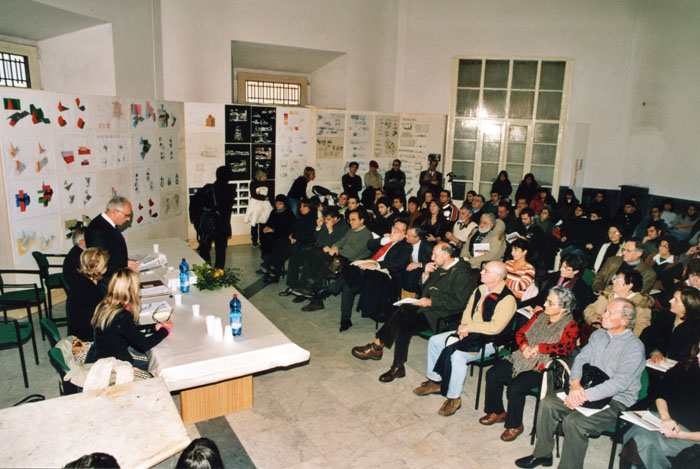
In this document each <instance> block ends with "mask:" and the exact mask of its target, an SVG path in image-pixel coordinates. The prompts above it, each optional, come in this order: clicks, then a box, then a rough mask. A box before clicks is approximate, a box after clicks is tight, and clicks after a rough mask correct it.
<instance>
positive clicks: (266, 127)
mask: <svg viewBox="0 0 700 469" xmlns="http://www.w3.org/2000/svg"><path fill="white" fill-rule="evenodd" d="M250 113H251V122H250V124H251V126H250V129H251V130H250V142H251V143H253V144H256V143H275V117H276V115H277V110H276V109H275V108H274V107H255V106H254V107H252V108H251V112H250Z"/></svg>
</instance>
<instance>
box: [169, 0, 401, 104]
mask: <svg viewBox="0 0 700 469" xmlns="http://www.w3.org/2000/svg"><path fill="white" fill-rule="evenodd" d="M161 3H162V5H161V10H162V42H163V72H164V73H163V74H164V93H165V97H166V99H173V100H182V101H187V102H214V103H217V102H218V103H228V102H231V100H232V96H231V59H230V57H231V41H232V40H241V41H249V42H259V43H264V44H277V45H285V46H293V47H303V48H309V49H323V50H332V51H338V52H346V53H347V59H346V60H347V65H346V69H347V74H346V77H345V78H346V83H347V100H346V106H347V107H348V108H354V109H368V110H384V111H390V110H392V108H393V79H394V62H395V60H394V51H395V47H396V44H395V24H396V14H395V12H396V5H397V0H383V1H381V2H376V1H372V0H356V1H353V2H347V1H344V0H307V1H304V2H288V1H277V0H258V1H253V0H237V1H229V0H200V1H197V2H182V1H178V0H163V1H162V2H161ZM329 85H330V84H329ZM312 86H314V87H315V85H312ZM314 92H315V93H316V92H318V93H322V94H323V95H330V94H332V92H331V91H327V92H324V91H323V90H320V89H318V90H314ZM312 104H315V103H313V102H312Z"/></svg>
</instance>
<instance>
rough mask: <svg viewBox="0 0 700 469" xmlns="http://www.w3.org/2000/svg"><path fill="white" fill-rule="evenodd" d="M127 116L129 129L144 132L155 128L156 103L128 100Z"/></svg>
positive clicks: (146, 100)
mask: <svg viewBox="0 0 700 469" xmlns="http://www.w3.org/2000/svg"><path fill="white" fill-rule="evenodd" d="M126 111H127V116H128V122H129V129H130V130H134V131H138V132H144V131H152V130H154V129H155V128H156V113H157V105H156V102H155V101H153V100H149V99H130V100H128V109H127V110H126Z"/></svg>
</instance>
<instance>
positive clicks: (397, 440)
mask: <svg viewBox="0 0 700 469" xmlns="http://www.w3.org/2000/svg"><path fill="white" fill-rule="evenodd" d="M258 262H259V251H257V250H255V249H253V248H252V247H250V246H249V245H246V246H235V247H230V248H229V250H228V265H229V266H236V267H240V268H242V269H243V271H244V276H243V282H242V284H243V285H244V286H248V285H251V284H253V283H254V282H256V281H258V280H259V277H258V276H257V275H255V273H254V271H255V270H256V269H257V268H258V267H257V266H258ZM283 289H284V285H283V283H279V284H273V285H270V286H267V287H265V288H263V289H262V290H260V291H259V292H258V293H256V294H255V295H253V296H252V297H251V298H250V300H251V301H252V302H253V303H254V304H255V305H256V306H257V307H258V309H260V310H261V311H262V312H263V313H264V314H265V315H266V316H267V317H268V318H269V319H270V320H271V321H272V322H274V323H275V324H276V325H277V327H279V328H280V329H281V330H282V331H283V332H284V333H285V334H287V336H288V337H289V338H290V339H291V340H292V341H294V342H295V343H297V344H298V345H299V346H301V347H304V348H306V349H307V350H309V351H310V352H311V359H310V361H309V363H308V364H306V365H303V366H298V367H295V368H292V369H288V370H277V371H273V372H269V373H264V374H262V375H260V376H256V378H255V381H254V383H255V384H254V385H255V407H254V408H253V409H251V410H246V411H242V412H238V413H235V414H231V415H228V416H226V419H227V420H228V422H229V423H230V425H231V427H232V428H233V430H234V431H235V433H236V435H237V436H238V438H239V439H240V441H241V443H242V444H243V447H244V448H245V449H246V451H247V452H248V454H249V456H250V458H251V459H252V460H253V462H254V463H255V465H256V466H257V467H260V468H288V467H294V468H296V467H314V468H315V467H375V466H382V467H385V468H392V467H440V468H449V467H460V468H465V467H466V468H472V467H473V468H503V467H515V466H514V464H513V461H514V460H515V459H516V458H518V457H521V456H526V455H528V454H531V452H532V447H531V446H530V445H529V437H528V436H527V435H526V434H523V435H521V436H520V437H519V438H518V439H517V440H516V441H514V442H511V443H504V442H502V441H501V440H500V439H499V435H500V434H501V432H502V431H503V427H502V426H501V425H494V426H492V427H484V426H482V425H480V424H479V423H478V421H477V420H478V418H479V417H480V416H481V415H482V411H481V410H479V411H476V410H474V398H475V390H476V376H474V378H469V377H468V378H467V382H466V384H465V387H464V393H463V395H462V408H461V409H460V410H459V411H458V412H457V413H456V414H454V415H453V416H451V417H442V416H440V415H438V414H437V410H438V409H439V407H440V405H441V404H442V402H443V400H444V399H443V398H442V397H441V396H439V395H438V396H435V395H433V396H426V397H417V396H415V395H414V394H413V393H412V389H413V388H414V387H416V386H418V385H419V384H420V382H421V381H423V380H424V379H425V378H424V373H425V366H426V365H425V354H426V347H427V341H426V340H424V339H421V338H414V340H413V341H412V342H411V348H410V351H409V357H408V363H407V364H406V365H407V367H406V377H405V378H403V379H398V380H396V381H394V382H392V383H387V384H384V383H381V382H379V381H378V380H377V378H378V376H379V375H380V374H381V373H382V372H384V371H386V370H387V369H388V368H389V365H390V362H391V351H390V350H388V351H387V352H388V354H387V355H385V357H384V358H383V359H382V360H381V361H361V360H358V359H356V358H354V357H353V356H352V355H351V354H350V349H351V348H352V347H353V346H355V345H362V344H365V343H367V342H369V341H371V340H372V339H373V337H374V332H375V325H374V322H372V321H370V320H368V319H362V318H360V317H359V316H358V315H357V313H355V314H354V316H353V322H354V324H355V325H354V326H353V327H352V328H351V329H350V330H348V331H346V332H343V333H339V332H338V326H339V316H340V299H339V297H337V298H331V299H329V300H327V301H326V308H325V309H324V310H322V311H316V312H311V313H305V312H302V311H301V310H300V308H301V306H303V304H297V303H292V300H291V297H280V296H278V295H277V293H278V292H280V291H282V290H283ZM59 308H61V306H59ZM243 314H244V316H243V317H244V321H245V311H244V312H243ZM35 322H36V321H35ZM244 327H245V322H244ZM61 332H62V333H65V329H64V328H62V329H61ZM39 347H40V351H39V358H40V360H41V364H40V365H39V366H36V365H35V364H34V363H33V361H29V362H28V365H27V366H28V369H29V372H30V375H29V383H30V388H29V389H25V388H24V385H23V383H22V375H21V371H20V367H19V357H18V354H17V351H16V349H13V350H3V351H0V364H1V366H2V372H1V373H0V380H1V381H0V407H7V406H10V405H12V404H14V403H15V402H17V401H18V400H19V399H21V398H22V397H24V396H25V395H27V394H30V393H34V392H36V393H41V394H44V395H46V397H47V398H49V397H56V396H57V395H58V385H57V375H56V373H55V372H54V370H53V369H52V368H51V365H50V364H49V361H48V357H47V355H46V351H47V350H48V342H43V343H42V342H41V340H40V339H39ZM25 351H26V352H27V354H28V355H27V356H28V358H29V360H33V355H32V352H31V346H30V345H25ZM480 407H481V408H482V409H483V398H482V401H481V403H480ZM533 410H534V402H533V400H532V398H528V402H527V405H526V411H525V418H524V422H525V429H526V432H529V429H530V428H531V422H532V412H533ZM188 431H189V432H190V434H191V435H192V436H193V437H194V436H197V435H198V433H197V429H196V428H195V427H194V425H190V426H188ZM609 452H610V441H609V439H607V438H599V439H594V440H591V444H590V446H589V449H588V453H587V458H586V466H585V467H586V468H600V467H606V466H607V462H608V456H609Z"/></svg>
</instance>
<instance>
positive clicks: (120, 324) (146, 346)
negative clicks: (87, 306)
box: [85, 311, 168, 363]
mask: <svg viewBox="0 0 700 469" xmlns="http://www.w3.org/2000/svg"><path fill="white" fill-rule="evenodd" d="M93 333H94V339H93V342H92V346H91V347H90V350H89V351H88V353H87V357H86V358H85V363H94V362H96V361H97V360H99V359H100V358H107V357H114V358H116V359H117V360H124V361H126V362H129V363H134V358H133V357H132V356H131V354H130V353H129V347H133V348H135V349H136V350H138V351H139V352H141V353H146V352H147V351H148V350H150V349H152V348H153V347H155V346H156V345H158V344H159V343H161V342H162V341H163V339H165V338H166V337H167V336H168V330H167V329H166V328H164V327H162V328H160V329H159V330H157V331H156V332H154V333H153V334H152V335H150V336H148V337H146V336H145V335H144V334H143V333H142V332H141V331H140V330H139V328H138V326H137V325H136V323H135V322H134V318H133V317H132V315H131V313H129V312H128V311H121V312H119V313H117V315H116V316H115V317H114V319H113V320H112V323H111V324H110V325H109V326H107V327H106V328H105V329H100V328H99V327H94V328H93Z"/></svg>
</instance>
